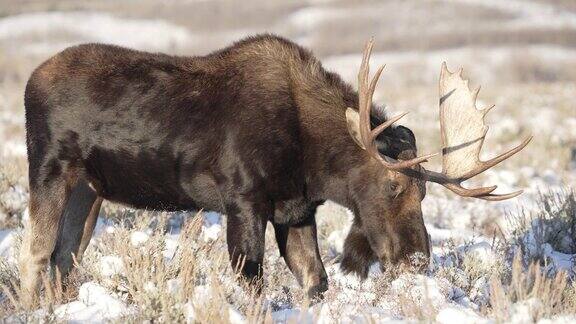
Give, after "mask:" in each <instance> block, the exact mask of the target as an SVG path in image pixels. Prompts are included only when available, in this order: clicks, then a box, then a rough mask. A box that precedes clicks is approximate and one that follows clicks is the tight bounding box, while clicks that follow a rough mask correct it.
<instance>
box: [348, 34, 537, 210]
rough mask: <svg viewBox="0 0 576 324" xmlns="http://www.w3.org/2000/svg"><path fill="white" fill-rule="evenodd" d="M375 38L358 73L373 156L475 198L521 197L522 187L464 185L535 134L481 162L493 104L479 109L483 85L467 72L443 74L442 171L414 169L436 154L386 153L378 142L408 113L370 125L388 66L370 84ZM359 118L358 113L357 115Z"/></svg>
mask: <svg viewBox="0 0 576 324" xmlns="http://www.w3.org/2000/svg"><path fill="white" fill-rule="evenodd" d="M372 46H373V40H370V41H369V42H368V44H367V45H366V48H365V50H364V56H363V59H362V65H361V67H360V72H359V73H358V95H359V107H358V111H359V113H358V115H359V121H358V124H359V125H358V128H359V133H360V134H359V135H360V136H359V138H358V139H357V141H358V143H359V145H360V146H361V147H362V148H364V149H365V150H366V151H367V152H368V153H369V154H370V155H371V156H372V157H374V158H375V159H377V160H378V161H380V162H381V163H382V165H383V166H384V167H385V168H388V169H391V170H396V171H398V172H402V173H404V174H406V175H409V176H413V177H417V178H420V179H423V180H426V181H431V182H436V183H439V184H441V185H443V186H444V187H446V188H448V189H450V190H451V191H453V192H454V193H456V194H458V195H460V196H464V197H474V198H479V199H484V200H493V201H495V200H504V199H509V198H513V197H516V196H518V195H519V194H521V193H522V191H521V190H520V191H517V192H513V193H509V194H503V195H499V194H493V193H492V192H493V191H494V190H495V189H496V186H490V187H482V188H476V189H467V188H464V187H462V185H461V184H462V182H464V181H466V180H468V179H470V178H472V177H474V176H475V175H478V174H480V173H482V172H484V171H486V170H488V169H489V168H491V167H493V166H495V165H496V164H498V163H500V162H502V161H504V160H506V159H508V158H509V157H511V156H512V155H514V154H516V153H517V152H519V151H520V150H522V149H523V148H524V147H525V146H526V145H528V143H529V142H530V140H531V139H532V137H531V136H530V137H528V138H527V139H525V140H524V141H523V142H522V143H521V144H520V145H518V146H516V147H515V148H513V149H511V150H509V151H508V152H506V153H503V154H501V155H498V156H497V157H495V158H492V159H490V160H488V161H480V150H481V149H482V144H483V143H484V138H485V136H486V132H487V131H488V126H486V125H485V124H484V116H485V115H486V113H487V112H488V111H489V110H490V109H491V108H492V107H493V106H492V107H489V108H487V109H484V110H479V109H477V108H476V98H477V97H478V92H479V91H480V88H478V89H476V90H475V91H470V88H469V87H468V80H464V79H462V70H460V71H459V72H458V73H451V72H450V71H448V69H447V67H446V63H443V64H442V70H441V73H440V131H441V135H442V173H438V172H434V171H428V170H424V169H423V168H412V167H413V166H415V165H417V164H419V163H421V162H424V161H426V160H427V159H428V158H430V157H432V156H434V155H435V154H432V155H427V156H422V157H418V158H415V159H412V160H408V161H396V160H394V159H392V158H390V157H385V156H382V155H381V154H380V153H379V152H378V149H377V146H376V137H377V136H378V134H380V133H381V132H382V131H384V130H385V129H386V128H387V127H390V125H392V124H393V123H394V122H396V121H398V120H399V119H400V118H402V117H403V116H404V115H406V114H401V115H399V116H397V117H394V118H391V119H390V120H388V121H386V122H385V123H383V124H381V125H379V126H377V127H376V128H375V129H374V130H372V129H371V127H370V110H371V106H372V96H373V94H374V89H375V88H376V83H377V82H378V78H379V76H380V73H381V72H382V69H383V67H384V66H382V67H380V68H379V69H378V71H377V72H376V74H375V75H374V77H373V78H372V80H371V81H370V82H368V79H369V77H368V74H369V68H368V65H369V60H370V54H371V52H372ZM354 114H355V112H354V111H353V110H352V109H351V108H348V110H347V112H346V115H347V119H349V120H353V119H354ZM356 118H358V117H356Z"/></svg>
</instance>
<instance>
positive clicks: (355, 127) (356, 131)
mask: <svg viewBox="0 0 576 324" xmlns="http://www.w3.org/2000/svg"><path fill="white" fill-rule="evenodd" d="M346 123H347V125H348V133H350V136H352V138H353V139H354V142H356V144H358V146H360V147H361V148H362V149H364V150H365V149H366V148H365V147H364V145H363V144H362V140H361V138H360V115H359V114H358V111H356V110H354V109H352V108H347V109H346Z"/></svg>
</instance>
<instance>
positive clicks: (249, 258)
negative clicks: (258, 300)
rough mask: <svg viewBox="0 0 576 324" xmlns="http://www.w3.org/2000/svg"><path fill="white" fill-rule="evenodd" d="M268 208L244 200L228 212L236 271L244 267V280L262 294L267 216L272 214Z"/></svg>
mask: <svg viewBox="0 0 576 324" xmlns="http://www.w3.org/2000/svg"><path fill="white" fill-rule="evenodd" d="M268 205H269V204H268V203H260V202H254V201H250V200H248V199H247V198H245V197H243V198H239V199H238V200H237V201H236V202H234V203H232V204H231V205H229V206H227V208H226V210H227V229H226V240H227V243H228V252H229V254H230V261H231V263H232V267H233V268H234V269H238V267H239V266H242V268H241V272H242V276H243V277H244V279H246V280H247V281H248V283H251V284H254V285H255V288H256V290H257V291H258V292H259V291H260V288H261V278H262V263H263V260H264V244H265V242H264V236H265V232H266V223H267V219H268V217H267V216H268V215H269V213H271V212H272V208H270V207H269V206H268Z"/></svg>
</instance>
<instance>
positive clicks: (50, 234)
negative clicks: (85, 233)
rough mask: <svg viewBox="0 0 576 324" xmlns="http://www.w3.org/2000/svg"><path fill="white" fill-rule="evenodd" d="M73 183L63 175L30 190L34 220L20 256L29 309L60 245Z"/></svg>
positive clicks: (28, 228)
mask: <svg viewBox="0 0 576 324" xmlns="http://www.w3.org/2000/svg"><path fill="white" fill-rule="evenodd" d="M71 182H73V179H72V177H71V176H69V177H65V176H63V174H61V175H60V176H57V177H53V178H51V179H45V180H43V181H38V182H37V183H36V184H35V185H34V186H31V188H30V202H29V208H30V217H29V220H28V224H27V225H26V228H25V231H24V238H23V241H22V247H21V250H20V257H19V268H20V281H21V289H22V303H23V304H24V305H25V306H26V307H32V306H33V305H34V304H35V302H36V297H37V293H38V288H39V284H40V281H41V280H40V279H41V273H42V271H44V270H45V269H46V267H47V265H48V261H49V260H50V256H51V255H52V252H53V250H54V246H55V245H56V240H57V237H58V228H59V223H60V218H61V215H62V213H63V211H64V207H65V205H66V203H67V201H68V198H69V196H70V189H69V188H70V185H69V184H70V183H71Z"/></svg>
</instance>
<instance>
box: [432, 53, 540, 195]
mask: <svg viewBox="0 0 576 324" xmlns="http://www.w3.org/2000/svg"><path fill="white" fill-rule="evenodd" d="M479 92H480V87H478V88H477V89H476V90H474V91H470V88H469V86H468V80H464V79H462V69H460V70H459V71H458V73H452V72H450V71H448V68H447V67H446V62H444V63H442V70H441V72H440V132H441V135H442V173H441V174H440V173H437V172H432V171H424V172H425V174H426V175H427V180H428V181H432V182H437V183H440V184H442V185H443V186H445V187H446V188H448V189H450V190H452V191H453V192H455V193H457V194H459V195H461V196H465V197H474V198H480V199H485V200H504V199H509V198H513V197H516V196H518V195H519V194H521V193H522V190H520V191H516V192H513V193H509V194H504V195H496V194H492V193H491V192H492V191H494V190H495V189H496V186H491V187H484V188H478V189H466V188H464V187H462V186H461V183H462V182H464V181H466V180H468V179H470V178H472V177H474V176H475V175H478V174H480V173H482V172H484V171H486V170H488V169H489V168H491V167H493V166H495V165H496V164H498V163H500V162H502V161H504V160H506V159H508V158H509V157H511V156H512V155H514V154H516V153H518V152H519V151H520V150H522V149H523V148H524V147H525V146H526V145H528V143H529V142H530V140H531V139H532V136H529V137H528V138H526V139H525V140H524V141H523V142H522V143H520V145H518V146H516V147H515V148H513V149H511V150H509V151H508V152H505V153H503V154H500V155H498V156H496V157H494V158H492V159H490V160H488V161H480V150H481V149H482V144H483V143H484V138H485V137H486V133H487V132H488V126H486V125H485V124H484V116H486V114H487V113H488V111H490V109H492V108H493V107H494V106H490V107H488V108H486V109H483V110H479V109H478V108H476V98H477V97H478V93H479Z"/></svg>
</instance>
